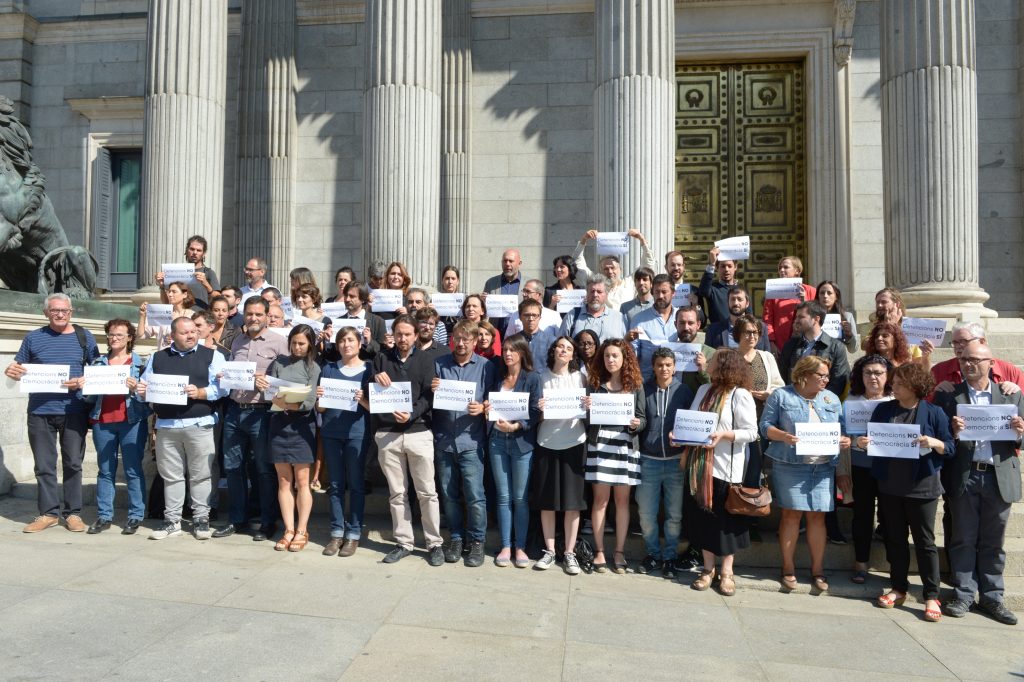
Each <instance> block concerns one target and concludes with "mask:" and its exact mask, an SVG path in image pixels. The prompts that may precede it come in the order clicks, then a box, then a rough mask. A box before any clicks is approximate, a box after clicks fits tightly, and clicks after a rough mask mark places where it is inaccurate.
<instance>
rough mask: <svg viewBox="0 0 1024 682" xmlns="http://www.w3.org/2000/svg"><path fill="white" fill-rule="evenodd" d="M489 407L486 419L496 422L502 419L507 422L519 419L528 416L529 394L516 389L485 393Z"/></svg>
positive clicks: (527, 417)
mask: <svg viewBox="0 0 1024 682" xmlns="http://www.w3.org/2000/svg"><path fill="white" fill-rule="evenodd" d="M487 400H488V402H490V404H491V409H490V410H489V411H488V412H487V419H488V420H490V421H492V422H496V421H498V420H499V419H504V420H505V421H507V422H514V421H521V420H524V419H529V418H530V394H529V393H525V392H523V393H520V392H517V391H493V392H492V393H488V394H487Z"/></svg>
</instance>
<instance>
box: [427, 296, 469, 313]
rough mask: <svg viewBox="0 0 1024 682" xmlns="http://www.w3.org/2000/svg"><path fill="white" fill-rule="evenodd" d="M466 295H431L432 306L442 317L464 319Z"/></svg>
mask: <svg viewBox="0 0 1024 682" xmlns="http://www.w3.org/2000/svg"><path fill="white" fill-rule="evenodd" d="M465 300H466V295H465V294H431V296H430V305H431V307H433V308H434V310H436V311H437V314H438V315H440V316H441V317H462V303H463V302H464V301H465Z"/></svg>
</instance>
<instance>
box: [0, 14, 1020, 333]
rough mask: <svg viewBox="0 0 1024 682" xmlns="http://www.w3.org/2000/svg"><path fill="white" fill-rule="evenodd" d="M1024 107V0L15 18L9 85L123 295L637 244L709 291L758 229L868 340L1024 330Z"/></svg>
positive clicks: (74, 225) (58, 197) (434, 273)
mask: <svg viewBox="0 0 1024 682" xmlns="http://www.w3.org/2000/svg"><path fill="white" fill-rule="evenodd" d="M1022 93H1024V10H1022V7H1021V3H1020V2H1019V1H1018V0H676V1H675V2H673V1H672V0H365V1H362V0H359V1H348V0H230V1H228V0H150V1H149V2H146V1H145V0H0V94H3V95H6V96H8V97H10V98H11V99H12V100H14V101H15V103H16V106H17V108H18V112H19V114H20V115H21V117H22V118H23V120H24V121H25V122H26V123H27V125H28V126H29V130H30V131H31V134H32V136H33V140H34V143H35V154H36V161H37V163H38V165H39V166H40V167H41V168H42V169H43V171H44V173H46V175H47V178H48V185H47V187H48V192H49V195H50V197H51V199H52V201H53V203H54V206H55V208H56V210H57V212H58V215H59V216H60V218H61V220H62V222H63V224H64V226H65V229H66V230H67V231H68V233H69V237H70V239H71V241H72V242H73V243H79V244H85V245H87V246H89V247H90V248H91V249H92V250H93V252H94V253H95V254H96V255H97V257H98V258H99V259H100V261H101V264H102V265H103V273H102V276H101V277H102V279H103V282H104V285H105V286H106V288H108V289H110V290H111V291H113V292H124V293H128V292H133V291H135V290H137V289H139V288H140V287H142V286H144V285H146V284H147V283H150V282H151V281H152V274H153V272H155V271H156V270H157V269H159V266H160V264H161V263H163V262H176V261H179V260H180V258H181V253H182V250H183V247H184V239H185V238H186V237H187V236H188V235H190V234H193V233H200V234H204V235H205V236H206V237H207V238H208V239H209V240H210V243H211V247H212V253H211V257H210V259H209V261H210V264H211V265H213V266H214V267H215V268H217V269H218V271H219V272H220V273H221V281H222V282H223V283H225V284H227V283H232V282H235V283H237V282H239V281H240V280H241V276H242V273H241V267H242V263H244V261H245V260H246V259H247V258H249V257H251V256H254V255H262V256H265V257H267V258H268V260H269V261H270V265H271V269H272V272H271V274H270V276H269V277H268V279H270V281H272V282H275V283H282V282H283V281H284V279H285V276H286V274H287V271H288V270H289V269H290V268H291V267H294V266H298V265H304V266H306V267H309V268H311V269H312V270H313V271H314V272H315V273H316V275H317V278H318V281H321V282H328V283H329V282H331V280H332V275H333V272H334V270H335V269H336V268H338V267H340V266H343V265H350V266H352V267H354V268H355V269H356V270H357V272H361V271H362V270H363V268H364V266H365V264H366V263H367V262H368V261H369V260H372V259H376V258H379V259H382V260H385V261H389V260H402V261H403V262H405V263H407V264H408V265H409V266H410V270H411V271H412V273H413V276H414V278H415V279H416V280H417V281H421V282H425V283H427V284H436V283H437V278H438V275H439V268H440V266H441V265H444V264H446V263H454V264H456V265H457V266H458V267H459V268H460V269H461V270H462V273H463V288H464V289H465V290H476V289H478V288H479V287H480V286H481V285H482V283H483V281H484V279H485V278H486V277H488V276H490V275H493V274H494V273H495V272H497V271H498V267H499V259H500V253H501V251H502V250H503V249H504V248H505V247H507V246H517V247H518V248H520V249H521V251H522V254H523V260H524V270H525V271H526V272H527V274H530V275H537V276H541V277H542V278H543V279H545V280H546V281H550V280H551V276H550V264H551V260H552V258H553V257H555V256H557V255H559V254H563V253H568V252H571V250H572V248H573V246H574V245H575V243H576V241H577V240H578V239H579V237H580V236H581V235H582V233H583V232H585V231H586V230H588V229H591V228H595V229H598V230H610V231H617V230H625V229H630V228H636V229H639V230H641V231H642V232H643V233H644V234H645V235H647V237H648V240H649V241H650V242H651V244H652V248H653V249H654V250H655V251H656V252H664V251H667V250H669V249H672V248H680V249H682V250H683V251H684V252H685V253H687V255H688V256H689V257H690V260H689V261H688V269H689V270H690V272H691V274H692V275H693V276H694V277H696V276H699V272H700V270H702V269H703V266H704V264H705V262H706V256H705V252H706V251H707V249H708V248H709V247H710V246H711V242H712V241H713V240H714V239H717V238H721V237H724V236H730V235H740V234H747V235H750V236H751V238H752V241H753V249H754V254H753V257H752V259H751V260H750V261H749V262H748V263H747V264H745V266H744V272H743V275H744V277H745V278H746V282H747V284H748V285H750V286H751V287H752V288H753V289H754V290H755V291H758V290H759V288H760V286H761V284H760V283H761V282H762V281H763V279H764V277H766V276H772V273H773V272H774V268H775V263H776V261H777V260H778V258H779V257H780V256H782V255H786V254H790V253H795V254H797V255H799V256H801V258H802V259H803V260H804V263H805V264H806V279H807V280H808V281H810V282H811V283H816V282H817V281H819V280H822V279H833V280H835V281H837V282H838V283H839V284H840V286H841V287H842V289H843V291H844V295H845V298H846V299H847V302H848V303H852V304H853V307H855V308H856V309H857V310H858V312H859V313H863V316H861V317H859V319H862V320H863V319H866V313H867V312H868V310H869V309H870V308H871V305H872V303H871V298H872V295H873V293H874V292H875V291H876V290H877V289H879V288H881V287H883V286H885V285H886V284H892V285H894V286H897V287H899V288H901V289H903V290H904V291H905V292H907V298H908V302H909V303H910V304H911V305H912V306H913V307H915V308H918V309H920V311H921V313H922V314H937V315H938V314H942V315H963V316H967V317H982V316H988V315H993V314H996V313H998V314H999V315H1000V316H1009V317H1019V316H1020V315H1021V314H1022V311H1024V264H1022V262H1021V258H1020V254H1021V253H1022V251H1024V248H1022V247H1024V176H1022V166H1024V94H1022ZM590 257H591V258H593V253H592V252H591V253H590ZM631 262H634V263H635V262H636V258H635V254H634V256H633V257H632V259H631ZM325 288H329V285H325Z"/></svg>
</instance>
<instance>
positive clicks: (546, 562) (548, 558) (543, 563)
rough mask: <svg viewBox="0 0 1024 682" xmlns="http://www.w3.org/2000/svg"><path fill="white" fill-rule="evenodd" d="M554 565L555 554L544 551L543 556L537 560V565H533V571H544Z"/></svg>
mask: <svg viewBox="0 0 1024 682" xmlns="http://www.w3.org/2000/svg"><path fill="white" fill-rule="evenodd" d="M554 565H555V553H554V552H552V551H551V550H547V549H545V550H544V556H542V557H541V558H540V559H538V560H537V563H535V564H534V565H533V568H534V570H537V571H546V570H548V569H549V568H551V567H552V566H554Z"/></svg>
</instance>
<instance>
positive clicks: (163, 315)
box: [146, 303, 173, 327]
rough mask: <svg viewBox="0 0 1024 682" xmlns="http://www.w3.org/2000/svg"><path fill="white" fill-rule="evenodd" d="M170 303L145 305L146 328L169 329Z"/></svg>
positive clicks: (170, 319)
mask: <svg viewBox="0 0 1024 682" xmlns="http://www.w3.org/2000/svg"><path fill="white" fill-rule="evenodd" d="M171 315H173V313H172V312H171V304H170V303H147V304H146V326H149V327H170V326H171V321H172V320H173V318H172V317H171Z"/></svg>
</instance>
